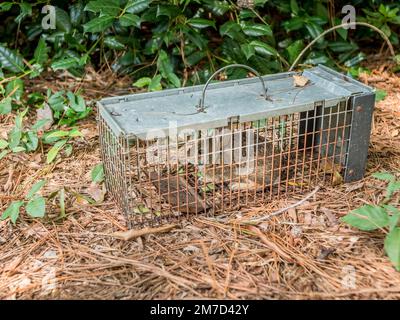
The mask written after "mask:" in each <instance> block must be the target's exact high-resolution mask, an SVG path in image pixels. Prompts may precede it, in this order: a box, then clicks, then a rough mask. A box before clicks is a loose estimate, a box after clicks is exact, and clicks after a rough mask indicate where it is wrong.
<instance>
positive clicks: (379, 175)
mask: <svg viewBox="0 0 400 320" xmlns="http://www.w3.org/2000/svg"><path fill="white" fill-rule="evenodd" d="M372 176H373V177H374V178H376V179H379V180H383V181H394V180H395V176H394V175H393V174H391V173H389V172H375V173H373V174H372Z"/></svg>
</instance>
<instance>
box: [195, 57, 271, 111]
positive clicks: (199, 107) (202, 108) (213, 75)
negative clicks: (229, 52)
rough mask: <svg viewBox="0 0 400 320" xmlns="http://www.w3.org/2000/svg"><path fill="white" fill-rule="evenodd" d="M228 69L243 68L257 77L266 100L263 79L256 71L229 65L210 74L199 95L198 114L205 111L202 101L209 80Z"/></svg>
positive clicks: (241, 65)
mask: <svg viewBox="0 0 400 320" xmlns="http://www.w3.org/2000/svg"><path fill="white" fill-rule="evenodd" d="M229 68H244V69H247V70H249V71H251V72H252V73H254V74H255V75H256V76H257V77H258V79H260V81H261V84H262V88H263V95H264V97H265V99H267V88H266V87H265V82H264V79H263V78H261V76H260V74H259V73H258V72H257V71H256V70H254V69H253V68H251V67H249V66H246V65H245V64H230V65H228V66H225V67H222V68H221V69H218V70H217V71H215V72H214V73H213V74H212V76H211V77H210V78H209V79H208V80H207V82H206V84H205V85H204V88H203V91H202V93H201V98H200V100H199V104H198V105H197V110H198V112H204V111H205V106H204V101H205V99H206V90H207V87H208V85H209V84H210V82H211V80H212V79H214V77H215V76H216V75H217V74H218V73H220V72H221V71H224V70H226V69H229Z"/></svg>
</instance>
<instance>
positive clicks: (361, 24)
mask: <svg viewBox="0 0 400 320" xmlns="http://www.w3.org/2000/svg"><path fill="white" fill-rule="evenodd" d="M351 26H364V27H369V28H371V29H373V30H374V31H376V32H378V33H379V34H380V35H381V36H382V38H383V39H384V40H385V41H386V43H387V45H388V47H389V49H390V53H391V55H392V56H393V57H394V56H395V55H396V54H395V52H394V49H393V45H392V43H391V42H390V40H389V38H388V37H387V35H386V34H385V33H384V32H383V31H382V30H380V29H378V28H377V27H375V26H373V25H372V24H369V23H366V22H350V23H342V24H339V25H337V26H334V27H332V28H329V29H327V30H325V31H324V32H322V33H321V34H320V35H319V36H318V37H316V38H315V39H314V40H313V41H311V42H310V43H309V44H308V45H307V46H306V47H305V48H304V49H303V50H302V51H301V52H300V54H299V55H298V56H297V58H296V60H295V61H294V62H293V64H292V65H291V66H290V69H289V71H292V70H293V68H294V67H295V66H296V65H297V64H298V63H299V61H300V59H301V58H302V57H303V55H304V54H305V53H306V51H307V50H308V49H309V48H310V47H311V46H313V45H314V44H315V43H316V42H317V41H318V40H319V39H321V38H323V37H324V36H325V35H326V34H327V33H329V32H332V31H334V30H336V29H340V28H343V27H351Z"/></svg>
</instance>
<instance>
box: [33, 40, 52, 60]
mask: <svg viewBox="0 0 400 320" xmlns="http://www.w3.org/2000/svg"><path fill="white" fill-rule="evenodd" d="M48 53H49V47H47V45H46V41H45V40H44V38H40V40H39V42H38V45H37V47H36V49H35V53H34V55H33V57H34V58H35V60H36V63H38V64H40V65H43V64H45V63H46V62H47V60H48V58H49V55H48Z"/></svg>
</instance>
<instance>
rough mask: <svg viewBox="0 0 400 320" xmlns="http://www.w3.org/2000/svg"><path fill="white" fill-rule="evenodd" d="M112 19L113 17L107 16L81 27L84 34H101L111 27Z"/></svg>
mask: <svg viewBox="0 0 400 320" xmlns="http://www.w3.org/2000/svg"><path fill="white" fill-rule="evenodd" d="M114 19H115V18H114V17H113V16H109V15H106V16H101V17H98V18H94V19H93V20H90V21H89V22H88V23H86V24H84V25H83V30H84V31H85V32H103V31H105V30H106V29H107V28H109V27H111V26H112V24H113V22H114Z"/></svg>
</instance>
